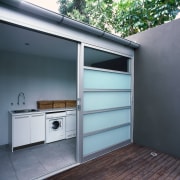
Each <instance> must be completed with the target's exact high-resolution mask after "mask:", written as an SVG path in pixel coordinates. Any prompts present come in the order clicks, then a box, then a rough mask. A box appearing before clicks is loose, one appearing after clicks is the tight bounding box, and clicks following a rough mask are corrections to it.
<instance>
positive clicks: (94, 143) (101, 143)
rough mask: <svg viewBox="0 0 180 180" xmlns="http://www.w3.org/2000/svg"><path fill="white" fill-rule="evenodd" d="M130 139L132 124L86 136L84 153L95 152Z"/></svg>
mask: <svg viewBox="0 0 180 180" xmlns="http://www.w3.org/2000/svg"><path fill="white" fill-rule="evenodd" d="M129 139H130V126H126V127H122V128H118V129H114V130H111V131H107V132H104V133H100V134H96V135H93V136H88V137H84V139H83V155H84V156H86V155H88V154H92V153H95V152H97V151H100V150H103V149H105V148H108V147H110V146H113V145H115V144H118V143H121V142H123V141H126V140H129Z"/></svg>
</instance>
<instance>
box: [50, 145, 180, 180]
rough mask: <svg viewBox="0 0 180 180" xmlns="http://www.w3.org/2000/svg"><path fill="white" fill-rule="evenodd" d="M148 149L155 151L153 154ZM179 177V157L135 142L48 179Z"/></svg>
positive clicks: (163, 179)
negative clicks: (154, 154) (155, 154)
mask: <svg viewBox="0 0 180 180" xmlns="http://www.w3.org/2000/svg"><path fill="white" fill-rule="evenodd" d="M151 152H155V153H157V156H152V155H151ZM121 179H124V180H157V179H158V180H180V159H178V158H175V157H172V156H170V155H168V154H165V153H161V152H157V151H154V150H152V149H150V148H147V147H142V146H138V145H135V144H131V145H128V146H126V147H124V148H121V149H118V150H115V151H113V152H111V153H109V154H106V155H104V156H101V157H99V158H97V159H94V160H91V161H89V162H87V163H84V164H82V165H80V166H77V167H75V168H73V169H70V170H67V171H65V172H62V173H60V174H57V175H55V176H53V177H51V178H49V180H121Z"/></svg>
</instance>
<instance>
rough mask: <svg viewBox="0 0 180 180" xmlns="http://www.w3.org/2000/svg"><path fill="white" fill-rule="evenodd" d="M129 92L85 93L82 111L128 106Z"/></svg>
mask: <svg viewBox="0 0 180 180" xmlns="http://www.w3.org/2000/svg"><path fill="white" fill-rule="evenodd" d="M130 99H131V93H130V92H85V93H84V109H83V110H84V111H89V110H100V109H108V108H115V107H123V106H130Z"/></svg>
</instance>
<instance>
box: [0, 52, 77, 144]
mask: <svg viewBox="0 0 180 180" xmlns="http://www.w3.org/2000/svg"><path fill="white" fill-rule="evenodd" d="M0 85H1V86H0V107H1V108H0V124H1V125H0V145H3V144H7V143H8V111H9V110H13V109H26V108H37V106H36V101H38V100H61V99H62V100H64V99H76V59H75V60H74V61H72V62H70V61H69V62H66V61H65V60H62V59H52V58H46V57H37V56H32V55H25V54H24V55H23V54H17V53H12V52H0ZM20 92H24V94H25V105H23V99H22V98H20V105H17V101H18V94H19V93H20ZM12 104H13V105H12Z"/></svg>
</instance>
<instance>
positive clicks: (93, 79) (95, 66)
mask: <svg viewBox="0 0 180 180" xmlns="http://www.w3.org/2000/svg"><path fill="white" fill-rule="evenodd" d="M82 51H83V58H82V64H81V65H82V69H81V76H82V77H81V81H82V82H81V83H80V84H81V96H82V97H81V105H82V107H81V126H82V127H81V128H82V137H81V140H82V144H81V147H82V157H83V160H84V161H85V160H88V159H91V158H94V157H97V156H99V155H101V154H104V153H105V152H108V151H110V150H113V149H114V148H117V147H120V146H122V145H126V144H128V143H130V142H131V133H132V132H131V129H132V120H131V114H132V112H131V108H132V76H131V58H130V57H125V56H122V55H119V54H116V53H112V52H107V51H104V50H99V49H94V48H91V47H84V48H82ZM83 60H84V61H83Z"/></svg>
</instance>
